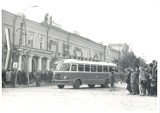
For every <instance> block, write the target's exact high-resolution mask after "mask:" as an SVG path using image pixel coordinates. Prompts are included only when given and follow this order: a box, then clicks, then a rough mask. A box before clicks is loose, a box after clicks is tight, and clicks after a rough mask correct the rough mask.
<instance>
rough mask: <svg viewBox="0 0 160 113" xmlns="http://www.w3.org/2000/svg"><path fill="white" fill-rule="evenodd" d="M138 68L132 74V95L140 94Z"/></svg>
mask: <svg viewBox="0 0 160 113" xmlns="http://www.w3.org/2000/svg"><path fill="white" fill-rule="evenodd" d="M138 74H139V73H138V69H137V68H136V69H135V70H134V72H133V73H132V74H131V78H130V79H131V80H130V81H131V89H132V95H137V94H139V85H138Z"/></svg>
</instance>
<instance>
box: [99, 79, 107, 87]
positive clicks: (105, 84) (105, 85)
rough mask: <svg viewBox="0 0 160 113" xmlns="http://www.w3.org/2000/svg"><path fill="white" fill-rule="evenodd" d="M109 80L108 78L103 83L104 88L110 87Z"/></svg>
mask: <svg viewBox="0 0 160 113" xmlns="http://www.w3.org/2000/svg"><path fill="white" fill-rule="evenodd" d="M108 84H109V80H108V79H106V80H105V83H104V84H101V87H102V88H108Z"/></svg>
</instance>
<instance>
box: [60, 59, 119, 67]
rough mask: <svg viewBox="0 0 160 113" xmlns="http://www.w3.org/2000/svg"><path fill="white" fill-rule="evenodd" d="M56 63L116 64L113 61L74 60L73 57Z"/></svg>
mask: <svg viewBox="0 0 160 113" xmlns="http://www.w3.org/2000/svg"><path fill="white" fill-rule="evenodd" d="M58 63H76V64H93V65H106V66H117V65H116V64H114V63H107V62H92V61H80V60H75V59H64V60H61V61H59V62H58Z"/></svg>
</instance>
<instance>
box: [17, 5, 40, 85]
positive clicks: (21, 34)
mask: <svg viewBox="0 0 160 113" xmlns="http://www.w3.org/2000/svg"><path fill="white" fill-rule="evenodd" d="M36 7H38V6H37V5H35V6H28V7H26V8H25V9H24V10H23V15H22V23H21V31H20V39H19V49H20V45H21V40H22V36H23V33H22V32H23V26H24V35H25V37H24V38H25V46H26V50H27V39H26V17H25V11H26V10H27V9H28V8H36ZM27 54H28V53H27V52H26V69H28V55H27ZM18 64H19V63H18ZM26 72H27V78H28V85H29V73H28V70H26Z"/></svg>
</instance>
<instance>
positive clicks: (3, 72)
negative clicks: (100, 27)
mask: <svg viewBox="0 0 160 113" xmlns="http://www.w3.org/2000/svg"><path fill="white" fill-rule="evenodd" d="M2 87H6V70H5V69H3V70H2Z"/></svg>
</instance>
